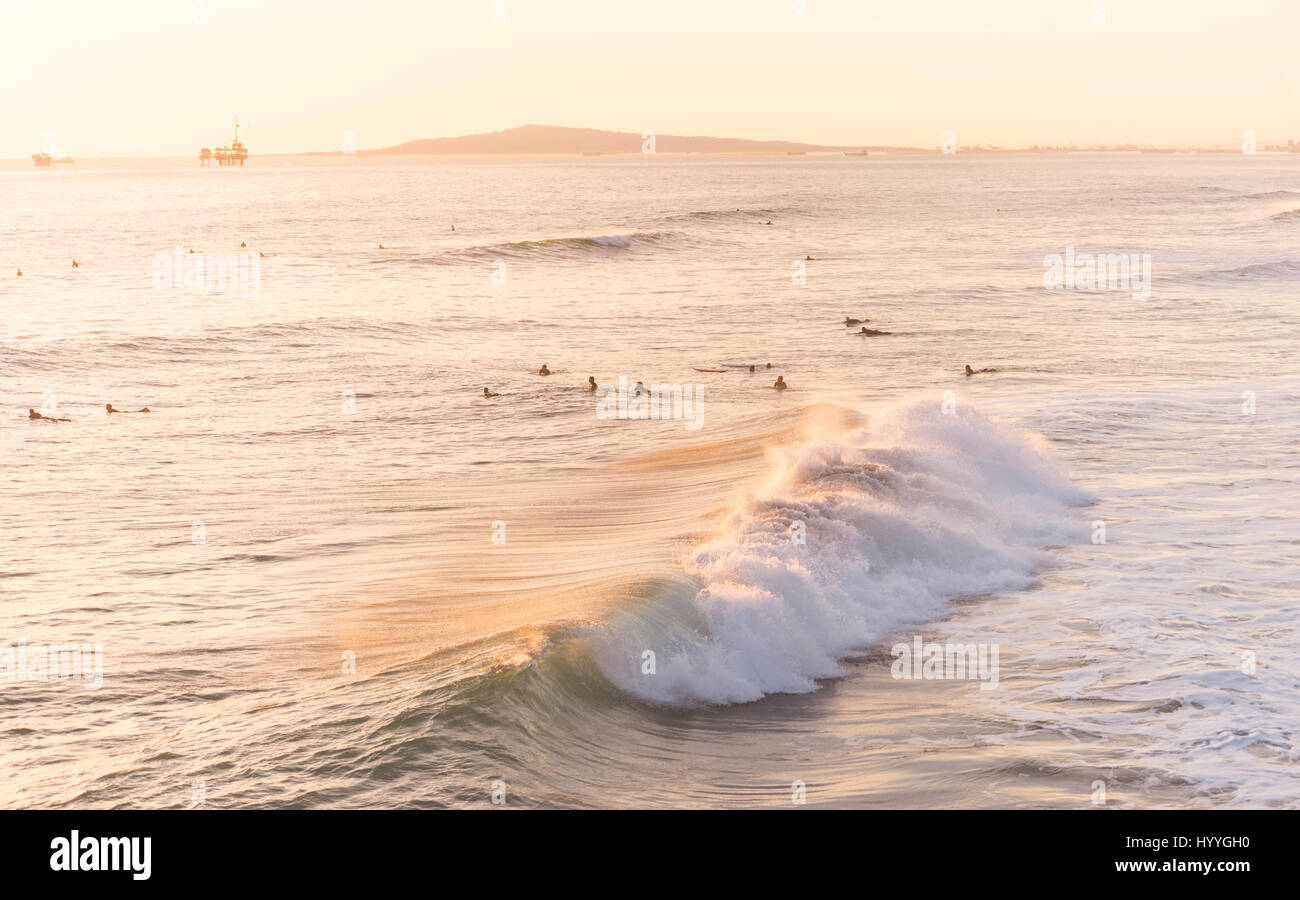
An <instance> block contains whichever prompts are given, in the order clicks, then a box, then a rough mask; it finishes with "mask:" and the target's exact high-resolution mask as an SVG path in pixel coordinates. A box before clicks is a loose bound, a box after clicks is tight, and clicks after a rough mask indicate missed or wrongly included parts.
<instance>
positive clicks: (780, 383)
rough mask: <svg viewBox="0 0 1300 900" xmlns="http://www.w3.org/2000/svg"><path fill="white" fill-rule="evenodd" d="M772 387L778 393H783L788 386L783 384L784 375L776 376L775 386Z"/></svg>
mask: <svg viewBox="0 0 1300 900" xmlns="http://www.w3.org/2000/svg"><path fill="white" fill-rule="evenodd" d="M772 387H774V388H776V389H777V390H778V391H783V390H785V389H786V388H788V387H789V385H788V384H786V383H785V376H784V375H778V376H776V384H774V385H772Z"/></svg>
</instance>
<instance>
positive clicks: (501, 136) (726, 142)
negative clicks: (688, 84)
mask: <svg viewBox="0 0 1300 900" xmlns="http://www.w3.org/2000/svg"><path fill="white" fill-rule="evenodd" d="M642 143H643V139H642V137H641V135H639V134H635V133H633V132H630V131H627V132H623V131H599V130H597V129H595V128H564V127H560V126H555V125H522V126H520V127H519V128H510V129H507V130H505V131H493V132H490V133H488V134H467V135H465V136H463V137H449V138H425V139H423V140H418V141H407V142H406V143H405V144H398V145H397V146H396V147H385V148H383V149H381V150H368V151H364V152H363V153H361V154H358V155H365V156H388V155H393V156H397V155H415V154H429V153H448V154H451V153H521V154H524V153H573V154H578V153H640V152H641V145H642ZM861 149H863V148H861V147H829V146H823V145H821V144H796V143H792V142H790V141H750V140H745V139H743V138H719V137H684V136H682V135H677V134H657V135H655V152H656V153H813V152H840V151H844V150H861ZM867 149H871V148H867ZM876 149H884V148H876Z"/></svg>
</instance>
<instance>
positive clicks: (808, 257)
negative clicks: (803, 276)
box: [804, 256, 813, 262]
mask: <svg viewBox="0 0 1300 900" xmlns="http://www.w3.org/2000/svg"><path fill="white" fill-rule="evenodd" d="M804 259H806V260H808V261H809V262H812V261H813V258H812V257H811V256H805V257H804Z"/></svg>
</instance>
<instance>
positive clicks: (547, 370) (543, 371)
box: [537, 363, 551, 375]
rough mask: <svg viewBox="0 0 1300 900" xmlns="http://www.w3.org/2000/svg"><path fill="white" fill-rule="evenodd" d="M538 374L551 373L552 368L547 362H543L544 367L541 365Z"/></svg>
mask: <svg viewBox="0 0 1300 900" xmlns="http://www.w3.org/2000/svg"><path fill="white" fill-rule="evenodd" d="M537 374H538V375H550V374H551V370H550V369H548V368H546V363H542V367H541V368H540V369H538V370H537Z"/></svg>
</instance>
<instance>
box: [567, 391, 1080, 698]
mask: <svg viewBox="0 0 1300 900" xmlns="http://www.w3.org/2000/svg"><path fill="white" fill-rule="evenodd" d="M775 463H776V465H775V470H774V472H773V475H772V477H771V479H770V481H769V482H768V484H766V485H765V486H763V487H762V488H761V489H757V490H753V491H750V492H747V493H745V494H744V495H743V496H742V497H741V498H740V499H739V501H738V503H737V504H736V506H735V508H734V509H733V511H732V512H731V513H730V515H729V516H728V518H727V521H726V526H725V530H724V532H723V534H722V535H721V536H719V537H717V538H716V539H715V540H713V541H711V542H709V543H707V544H705V545H703V546H701V547H698V548H696V549H695V550H693V551H692V552H690V553H689V554H688V556H687V558H686V560H685V563H684V568H685V570H686V572H687V574H688V575H689V576H691V577H692V579H693V580H694V581H695V583H697V584H698V585H700V586H699V588H698V591H697V592H696V593H695V594H694V596H688V595H680V596H675V597H669V598H665V599H664V600H663V601H662V602H661V603H658V604H654V605H651V606H649V607H643V608H638V609H634V610H626V611H624V612H622V613H621V614H620V616H619V617H618V618H617V619H616V620H615V621H614V622H612V623H611V624H610V626H608V627H606V628H602V629H598V630H595V631H594V632H593V633H592V635H591V652H592V654H593V658H594V660H595V662H596V664H597V665H598V666H599V668H600V670H601V671H602V672H603V674H604V675H605V677H606V678H608V679H609V680H610V681H611V682H612V683H613V684H614V685H616V686H617V687H619V688H621V689H622V690H624V691H626V692H628V693H630V694H633V695H635V696H637V697H639V698H641V699H643V700H647V701H650V702H653V703H660V704H670V705H677V704H695V703H718V704H721V703H741V702H748V701H753V700H758V699H759V698H761V697H763V696H764V695H766V694H772V693H804V692H809V691H813V690H816V688H817V680H818V679H823V678H833V677H836V676H838V675H841V674H843V669H842V668H841V665H840V661H841V660H843V659H845V658H847V657H849V656H852V655H855V654H858V653H860V652H861V651H862V650H863V649H864V648H867V647H869V646H870V645H872V644H873V643H875V642H877V641H879V640H880V639H881V638H882V637H884V636H886V635H888V634H890V633H891V632H894V631H897V630H898V629H900V628H903V627H906V626H908V625H912V624H917V623H922V622H928V621H932V620H933V619H935V618H936V617H938V616H940V615H941V614H942V613H943V610H944V609H945V606H946V605H947V602H948V601H949V600H951V599H952V598H955V597H958V596H962V595H970V594H982V593H990V592H1002V591H1014V590H1021V589H1024V588H1027V587H1029V586H1030V585H1031V584H1032V583H1033V581H1034V573H1035V572H1036V571H1037V570H1038V569H1040V568H1041V567H1042V566H1044V565H1045V564H1047V563H1048V562H1050V560H1051V555H1050V554H1049V553H1047V552H1046V551H1044V550H1043V549H1041V548H1043V547H1045V546H1048V545H1052V544H1062V543H1067V542H1069V543H1073V542H1078V541H1080V540H1086V539H1087V538H1086V536H1085V531H1086V529H1085V526H1084V524H1083V523H1082V521H1081V520H1079V518H1078V517H1076V516H1074V515H1071V514H1070V508H1071V507H1072V506H1077V505H1082V504H1085V503H1087V502H1089V498H1088V497H1087V495H1085V494H1084V493H1083V492H1081V491H1079V490H1078V489H1076V488H1075V487H1073V486H1072V485H1071V483H1070V481H1069V480H1068V478H1067V477H1066V476H1065V475H1064V474H1063V473H1062V472H1061V471H1059V469H1058V468H1057V467H1056V466H1055V465H1054V464H1053V463H1052V462H1051V461H1050V460H1048V459H1047V458H1045V457H1044V456H1043V455H1042V454H1041V453H1040V452H1039V451H1038V450H1037V449H1036V447H1035V446H1034V442H1033V440H1032V438H1031V437H1030V436H1029V435H1027V434H1025V433H1023V432H1017V431H1014V430H1012V429H1010V428H1007V427H1004V426H1001V425H998V424H995V423H994V422H991V421H989V420H988V419H986V418H984V417H982V416H980V415H979V414H977V413H975V412H973V411H969V410H952V411H949V412H945V411H943V410H942V409H941V408H940V404H939V403H938V402H937V400H936V401H932V402H918V403H912V404H908V405H904V406H901V407H896V408H894V409H893V410H890V411H889V412H887V413H886V414H885V415H883V416H882V417H881V418H880V419H879V421H877V422H874V423H873V424H872V425H871V426H870V427H867V428H861V429H857V430H855V431H852V432H849V433H848V434H842V435H839V436H836V437H834V438H824V439H819V440H813V441H809V442H806V443H803V444H800V445H798V446H796V447H793V448H789V449H785V450H782V451H779V452H778V453H777V455H776V459H775ZM651 654H653V655H651ZM651 661H652V664H651Z"/></svg>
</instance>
